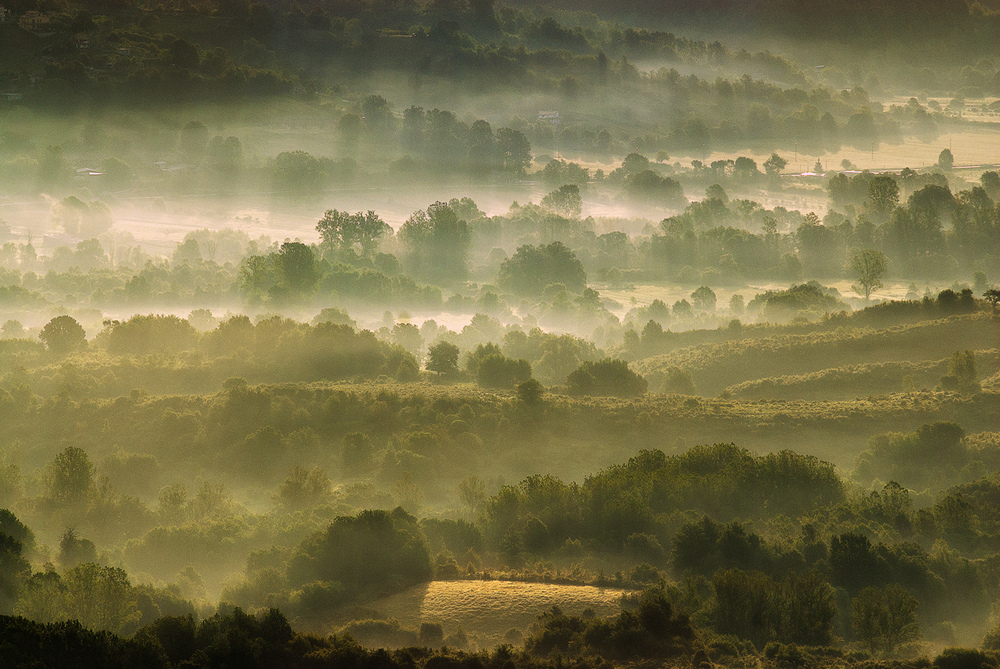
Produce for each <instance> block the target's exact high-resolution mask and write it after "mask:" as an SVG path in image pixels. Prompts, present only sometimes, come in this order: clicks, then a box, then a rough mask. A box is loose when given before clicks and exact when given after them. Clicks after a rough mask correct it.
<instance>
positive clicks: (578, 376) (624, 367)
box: [566, 358, 648, 397]
mask: <svg viewBox="0 0 1000 669" xmlns="http://www.w3.org/2000/svg"><path fill="white" fill-rule="evenodd" d="M566 386H567V389H568V390H569V392H570V393H571V394H573V395H612V396H616V397H637V396H639V395H644V394H645V393H646V389H647V387H648V384H647V382H646V379H644V378H642V377H641V376H639V375H638V374H636V373H635V372H633V371H632V370H631V369H629V367H628V363H627V362H625V361H624V360H613V359H610V358H605V359H604V360H600V361H598V362H592V361H589V360H588V361H586V362H584V363H583V364H582V365H580V366H579V367H578V368H577V369H575V370H574V371H573V372H571V373H570V375H569V376H567V377H566Z"/></svg>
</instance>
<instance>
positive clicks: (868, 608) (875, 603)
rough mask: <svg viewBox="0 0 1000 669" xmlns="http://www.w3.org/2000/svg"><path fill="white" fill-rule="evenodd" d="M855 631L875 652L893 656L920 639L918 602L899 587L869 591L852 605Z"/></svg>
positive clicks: (859, 596) (865, 590)
mask: <svg viewBox="0 0 1000 669" xmlns="http://www.w3.org/2000/svg"><path fill="white" fill-rule="evenodd" d="M851 613H852V627H853V628H854V633H855V634H857V635H858V638H860V639H861V640H862V641H863V642H864V643H866V644H867V645H868V647H869V648H870V649H871V652H872V653H873V654H874V653H876V652H883V653H885V654H887V655H891V654H892V653H893V652H895V650H896V648H897V647H898V646H899V645H900V644H901V643H904V642H906V641H914V640H916V639H918V638H920V628H919V627H918V626H917V600H916V599H915V598H914V597H913V596H912V595H910V594H909V593H908V592H906V590H903V588H902V587H901V586H899V585H898V584H896V583H893V584H891V585H888V586H886V587H885V588H876V587H869V588H865V589H864V590H862V591H861V593H860V594H858V596H857V597H855V598H854V600H852V601H851Z"/></svg>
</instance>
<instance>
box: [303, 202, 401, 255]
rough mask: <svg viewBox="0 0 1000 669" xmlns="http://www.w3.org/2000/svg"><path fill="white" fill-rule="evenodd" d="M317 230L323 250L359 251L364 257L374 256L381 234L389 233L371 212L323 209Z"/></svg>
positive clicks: (381, 221)
mask: <svg viewBox="0 0 1000 669" xmlns="http://www.w3.org/2000/svg"><path fill="white" fill-rule="evenodd" d="M316 230H317V232H319V234H320V239H321V240H322V241H321V246H322V247H323V249H324V250H325V251H327V252H329V251H334V250H336V251H341V252H344V251H360V253H361V254H362V255H365V256H371V255H373V254H374V253H375V251H377V250H378V245H379V241H380V240H381V239H382V237H384V236H385V235H386V234H388V233H391V232H392V228H390V227H389V225H388V224H387V223H386V222H385V221H383V220H382V219H381V218H379V216H378V215H377V214H376V213H375V212H374V211H369V212H367V213H363V212H360V211H359V212H358V213H356V214H350V213H348V212H346V211H343V212H341V211H337V210H336V209H331V210H328V211H327V212H326V214H325V215H324V216H323V218H322V219H321V220H320V221H319V222H318V223H317V224H316Z"/></svg>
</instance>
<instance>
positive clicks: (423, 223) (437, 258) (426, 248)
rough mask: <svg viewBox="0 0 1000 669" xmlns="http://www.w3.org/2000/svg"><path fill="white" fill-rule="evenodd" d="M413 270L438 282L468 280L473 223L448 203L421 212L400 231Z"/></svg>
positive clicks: (415, 214) (436, 204)
mask: <svg viewBox="0 0 1000 669" xmlns="http://www.w3.org/2000/svg"><path fill="white" fill-rule="evenodd" d="M399 239H400V241H402V242H403V244H404V245H405V246H406V249H407V255H406V262H407V264H408V265H409V268H410V271H411V272H412V273H413V274H414V275H416V276H418V277H421V278H425V279H429V280H434V281H448V280H456V279H464V278H465V277H466V276H467V275H468V273H469V262H468V255H469V247H470V245H471V244H472V232H471V230H470V229H469V224H468V223H466V222H465V221H464V220H461V219H459V218H458V215H457V214H456V213H455V211H454V210H453V209H452V208H451V207H449V206H448V205H447V204H445V203H444V202H436V203H434V204H432V205H431V206H429V207H427V210H426V211H423V210H421V211H417V212H415V213H414V214H413V215H412V216H410V218H409V219H408V220H407V221H406V223H404V224H403V226H402V227H401V228H400V229H399Z"/></svg>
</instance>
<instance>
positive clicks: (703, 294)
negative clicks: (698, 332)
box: [691, 286, 716, 311]
mask: <svg viewBox="0 0 1000 669" xmlns="http://www.w3.org/2000/svg"><path fill="white" fill-rule="evenodd" d="M691 301H692V302H693V303H694V307H695V308H696V309H698V310H700V311H715V304H716V297H715V292H714V291H713V290H712V289H711V288H709V287H708V286H702V287H700V288H699V289H698V290H696V291H694V292H693V293H691Z"/></svg>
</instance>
